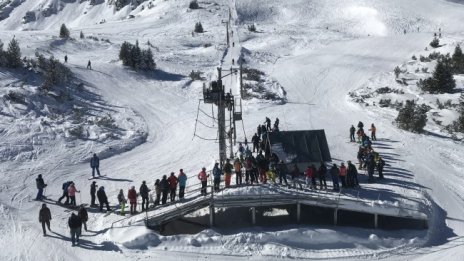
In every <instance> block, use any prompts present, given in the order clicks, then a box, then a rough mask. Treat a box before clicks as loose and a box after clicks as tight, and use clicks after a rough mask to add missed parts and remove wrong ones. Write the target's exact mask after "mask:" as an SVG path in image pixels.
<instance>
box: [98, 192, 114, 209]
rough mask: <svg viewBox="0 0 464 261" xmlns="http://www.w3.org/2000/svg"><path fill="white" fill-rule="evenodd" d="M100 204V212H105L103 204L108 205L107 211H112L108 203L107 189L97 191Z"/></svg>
mask: <svg viewBox="0 0 464 261" xmlns="http://www.w3.org/2000/svg"><path fill="white" fill-rule="evenodd" d="M97 198H98V202H100V211H103V204H106V210H108V211H110V210H111V209H110V205H109V203H108V197H107V196H106V193H105V188H104V187H103V186H101V187H100V188H99V189H98V191H97Z"/></svg>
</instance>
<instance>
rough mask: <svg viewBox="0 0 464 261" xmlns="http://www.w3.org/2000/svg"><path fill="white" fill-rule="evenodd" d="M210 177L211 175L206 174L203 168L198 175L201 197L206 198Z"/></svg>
mask: <svg viewBox="0 0 464 261" xmlns="http://www.w3.org/2000/svg"><path fill="white" fill-rule="evenodd" d="M208 177H209V175H207V174H206V168H205V167H203V168H202V169H201V171H200V173H198V179H199V180H200V182H201V195H203V196H206V194H207V193H206V187H207V186H208Z"/></svg>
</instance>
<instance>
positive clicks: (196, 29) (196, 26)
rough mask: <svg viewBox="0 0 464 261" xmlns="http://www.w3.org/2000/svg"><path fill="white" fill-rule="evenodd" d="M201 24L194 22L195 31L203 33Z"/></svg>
mask: <svg viewBox="0 0 464 261" xmlns="http://www.w3.org/2000/svg"><path fill="white" fill-rule="evenodd" d="M203 32H204V31H203V25H201V23H200V22H198V23H196V24H195V33H203Z"/></svg>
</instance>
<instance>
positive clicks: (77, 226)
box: [68, 212, 82, 246]
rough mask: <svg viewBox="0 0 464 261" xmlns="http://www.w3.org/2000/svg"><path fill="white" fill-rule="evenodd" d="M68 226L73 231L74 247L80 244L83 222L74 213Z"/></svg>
mask: <svg viewBox="0 0 464 261" xmlns="http://www.w3.org/2000/svg"><path fill="white" fill-rule="evenodd" d="M68 226H69V228H70V230H71V241H72V246H74V245H75V243H77V244H79V237H80V236H81V227H82V221H81V219H80V218H79V217H78V216H76V214H74V212H73V213H72V214H71V217H69V219H68Z"/></svg>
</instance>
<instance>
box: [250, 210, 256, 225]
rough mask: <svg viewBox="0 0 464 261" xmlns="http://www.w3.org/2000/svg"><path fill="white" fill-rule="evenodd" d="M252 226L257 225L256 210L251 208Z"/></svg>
mask: <svg viewBox="0 0 464 261" xmlns="http://www.w3.org/2000/svg"><path fill="white" fill-rule="evenodd" d="M251 224H253V226H254V225H256V208H255V207H252V208H251Z"/></svg>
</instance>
